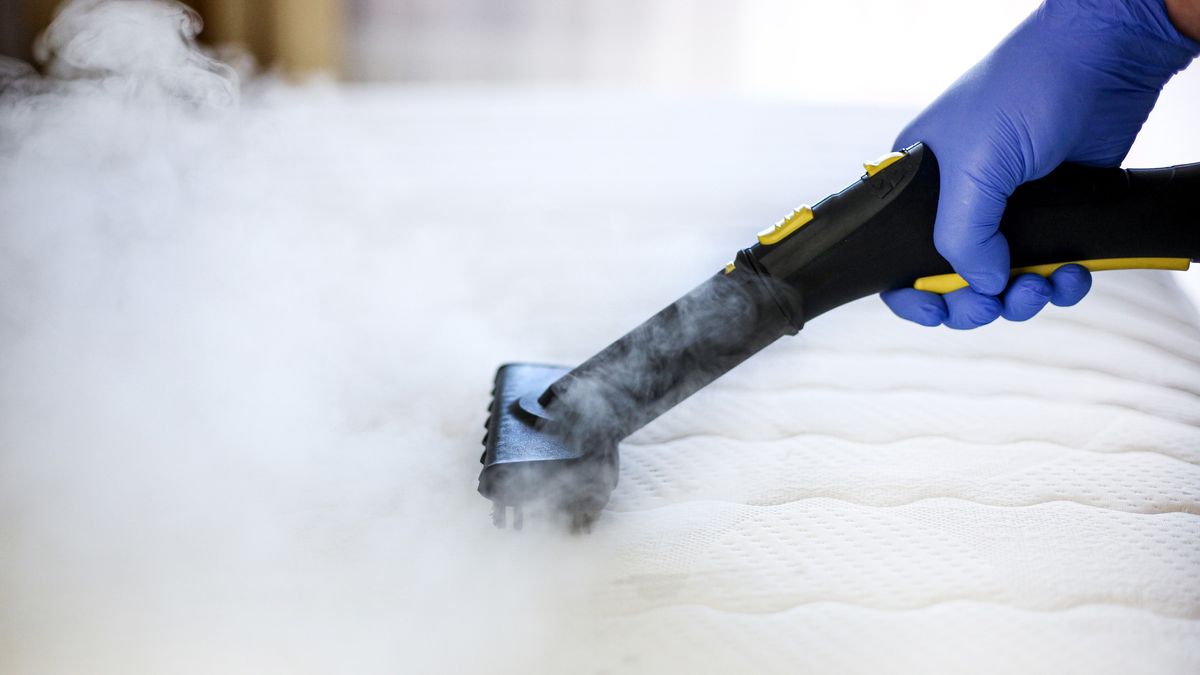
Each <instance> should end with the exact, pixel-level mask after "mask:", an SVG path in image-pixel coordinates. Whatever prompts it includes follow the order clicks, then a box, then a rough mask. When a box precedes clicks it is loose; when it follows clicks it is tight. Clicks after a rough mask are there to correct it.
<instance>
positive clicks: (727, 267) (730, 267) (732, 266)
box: [725, 260, 737, 274]
mask: <svg viewBox="0 0 1200 675" xmlns="http://www.w3.org/2000/svg"><path fill="white" fill-rule="evenodd" d="M736 269H737V265H735V264H733V261H732V260H730V261H729V262H727V263H725V274H733V271H734V270H736Z"/></svg>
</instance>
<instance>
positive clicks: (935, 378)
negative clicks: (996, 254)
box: [599, 274, 1200, 673]
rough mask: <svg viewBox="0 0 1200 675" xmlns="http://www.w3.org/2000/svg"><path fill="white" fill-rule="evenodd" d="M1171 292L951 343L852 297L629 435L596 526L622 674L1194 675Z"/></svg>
mask: <svg viewBox="0 0 1200 675" xmlns="http://www.w3.org/2000/svg"><path fill="white" fill-rule="evenodd" d="M1166 281H1169V280H1164V279H1162V278H1161V277H1159V276H1152V275H1150V274H1140V275H1139V274H1124V275H1120V276H1118V277H1113V276H1102V277H1101V278H1099V279H1098V284H1097V288H1096V290H1095V292H1094V293H1093V295H1092V297H1090V298H1089V300H1088V302H1087V303H1086V304H1085V305H1083V306H1082V307H1080V308H1078V310H1076V311H1073V312H1052V313H1050V315H1049V316H1046V317H1043V318H1042V319H1041V320H1039V321H1036V322H1034V323H1031V324H1029V325H1024V326H996V327H994V328H991V329H989V330H985V331H980V332H978V333H974V334H970V335H963V334H957V333H950V332H946V331H937V332H930V331H925V330H921V329H917V328H913V329H896V330H893V329H891V328H890V327H889V328H884V329H882V330H881V329H880V328H879V326H881V325H883V324H885V322H886V321H887V317H886V316H885V310H883V309H882V308H881V307H880V306H878V305H877V304H876V303H869V304H867V303H864V304H861V305H856V306H854V307H851V308H848V309H847V310H844V311H842V312H839V313H838V314H837V315H836V316H830V317H828V320H826V321H818V322H814V323H813V324H812V325H811V326H810V327H809V329H807V330H806V331H804V333H802V335H801V336H799V337H798V338H796V339H793V340H789V341H786V342H784V343H781V344H778V345H776V346H775V347H773V348H772V349H771V350H770V351H769V352H768V353H764V354H762V355H761V356H760V357H759V358H757V359H755V361H754V362H753V363H751V364H748V365H747V367H745V368H742V369H739V370H738V371H737V372H736V373H734V374H732V375H731V376H730V377H728V378H725V379H723V380H721V381H720V382H719V383H718V384H717V385H715V386H713V387H712V388H710V389H709V390H707V391H705V392H703V393H702V394H700V395H698V396H697V397H695V399H694V400H692V401H689V402H688V403H686V404H685V405H683V406H680V407H679V408H677V409H676V410H674V411H672V412H671V413H670V414H669V415H667V416H665V417H664V418H663V419H661V420H660V422H659V423H656V424H653V425H651V426H649V427H647V428H646V429H644V430H643V431H642V432H640V433H639V434H637V435H636V436H635V437H634V438H633V439H631V441H630V442H629V443H627V444H626V446H625V448H624V453H623V455H622V460H623V462H624V464H623V467H622V469H623V473H622V477H623V479H624V482H623V483H622V484H621V486H620V487H619V488H618V491H617V493H616V494H615V496H614V500H613V503H612V505H611V510H612V512H611V513H609V514H607V515H608V516H609V518H608V519H607V521H606V522H605V524H604V526H603V527H602V528H601V532H600V533H599V534H600V536H601V537H602V538H604V539H605V540H606V541H608V542H610V543H609V545H611V546H613V547H614V548H616V549H618V550H620V552H621V555H620V557H619V558H618V562H617V563H616V564H614V566H613V569H612V570H611V574H612V577H611V582H610V585H609V586H607V587H605V588H604V590H603V592H602V596H603V599H604V602H605V603H606V606H607V607H609V608H610V609H611V610H612V611H613V612H614V613H616V614H619V615H621V617H622V618H621V620H620V623H622V624H623V625H624V627H625V628H626V629H628V631H629V633H628V635H629V636H631V638H630V639H631V640H632V643H633V644H636V645H637V646H636V647H635V648H631V650H633V653H637V654H639V655H642V656H644V658H645V661H644V662H639V663H642V664H643V665H645V666H646V667H647V670H648V671H655V670H659V669H663V668H665V667H667V666H668V665H670V666H671V667H679V668H681V671H682V672H686V671H701V672H743V671H755V672H759V671H769V672H797V671H800V672H809V671H811V672H864V673H866V672H881V671H883V672H896V671H902V672H930V671H937V672H1079V673H1097V672H1105V673H1107V672H1112V673H1128V672H1180V673H1184V672H1195V671H1196V669H1197V668H1200V652H1198V648H1200V622H1198V621H1197V619H1198V618H1200V584H1196V583H1194V579H1195V578H1196V575H1197V573H1200V537H1198V535H1200V519H1198V518H1197V513H1198V512H1200V468H1198V466H1197V464H1198V463H1200V428H1198V427H1197V409H1196V396H1197V388H1196V383H1197V382H1200V379H1198V378H1197V375H1198V374H1200V371H1198V370H1197V369H1198V363H1197V360H1196V358H1195V356H1194V355H1196V354H1200V349H1198V347H1200V342H1198V339H1200V334H1198V333H1197V332H1196V330H1195V328H1194V327H1193V326H1192V324H1190V323H1188V322H1186V321H1183V322H1181V321H1180V320H1179V317H1181V316H1187V315H1188V310H1186V309H1185V308H1184V307H1183V305H1182V304H1181V303H1179V298H1178V296H1177V293H1176V291H1175V290H1174V289H1173V288H1171V287H1170V286H1169V285H1167V284H1166V283H1164V282H1166ZM1148 297H1156V298H1159V299H1160V301H1159V302H1154V303H1149V302H1147V301H1146V300H1144V299H1145V298H1148ZM1164 297H1165V300H1164ZM1148 304H1149V305H1150V306H1147V305H1148ZM1152 364H1155V365H1152ZM680 655H685V656H684V658H686V659H687V660H686V663H684V662H681V661H678V660H677V659H680V658H681V656H680Z"/></svg>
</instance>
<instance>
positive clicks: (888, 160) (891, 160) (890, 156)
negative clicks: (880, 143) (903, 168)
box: [863, 152, 904, 178]
mask: <svg viewBox="0 0 1200 675" xmlns="http://www.w3.org/2000/svg"><path fill="white" fill-rule="evenodd" d="M903 158H904V153H903V152H889V153H887V154H886V155H882V156H880V157H879V159H877V160H875V161H874V162H863V168H864V169H866V170H867V177H868V178H870V177H871V176H874V175H875V174H877V173H879V172H880V171H883V170H884V169H886V168H888V167H889V166H891V165H893V164H895V163H896V162H898V161H900V160H901V159H903Z"/></svg>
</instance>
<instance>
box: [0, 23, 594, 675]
mask: <svg viewBox="0 0 1200 675" xmlns="http://www.w3.org/2000/svg"><path fill="white" fill-rule="evenodd" d="M198 28H199V23H198V19H197V16H196V15H195V14H194V13H193V12H191V11H190V10H188V9H187V8H185V7H183V6H181V5H178V4H175V3H170V2H155V1H150V0H136V1H135V0H109V1H103V0H77V1H75V2H72V3H70V4H68V5H67V6H66V7H65V8H64V9H62V11H61V12H60V14H59V15H58V18H57V19H56V20H55V22H54V25H53V26H51V27H50V29H49V30H48V31H47V33H46V34H45V36H44V37H43V39H42V41H41V42H40V44H39V46H38V54H39V57H40V58H42V59H44V61H45V62H44V64H43V72H44V74H37V73H35V72H34V71H33V69H31V68H29V67H27V66H25V65H23V64H19V63H17V62H13V61H8V62H5V63H4V64H3V68H0V78H2V81H0V87H2V89H0V673H21V674H22V675H38V674H42V673H71V674H80V673H89V674H91V673H120V674H121V675H134V674H137V673H158V674H163V673H171V674H183V673H332V672H343V673H398V672H531V671H534V670H545V671H549V672H566V671H568V670H574V668H573V667H572V664H575V665H578V664H580V663H581V662H579V661H573V660H572V659H574V658H577V657H578V656H579V652H578V650H579V649H580V648H581V647H580V643H581V642H586V641H587V640H588V630H587V629H586V627H585V626H582V625H578V624H579V622H580V621H582V619H578V617H579V616H582V615H585V614H586V613H580V612H577V611H576V610H578V609H579V607H578V604H579V603H581V602H585V601H586V598H581V597H579V596H580V595H581V593H578V592H576V591H575V590H573V589H576V588H581V587H584V586H586V584H584V583H581V582H582V581H584V580H585V577H586V576H587V575H588V574H589V571H588V570H589V565H588V564H587V563H586V561H589V560H593V559H595V557H596V552H595V551H588V550H587V548H588V547H589V546H594V544H593V543H590V542H588V541H586V540H581V539H578V538H576V539H572V538H569V537H565V536H562V535H560V534H559V533H556V532H540V533H539V532H537V531H533V532H529V531H527V532H525V533H522V534H521V535H517V536H514V535H513V534H512V533H511V532H499V531H495V530H493V529H492V527H491V524H490V520H489V518H488V512H487V511H488V505H487V502H486V501H484V500H483V499H482V498H481V497H479V496H478V495H476V494H475V492H474V478H475V474H476V473H477V472H478V468H479V465H478V464H477V458H478V454H479V452H480V450H481V448H480V446H479V436H481V435H482V428H481V425H482V422H483V419H484V407H485V406H486V403H487V389H488V385H489V384H490V383H489V377H490V376H491V371H492V368H494V366H495V365H496V364H497V363H498V362H499V361H500V360H501V359H503V358H505V357H506V356H521V355H523V354H528V353H529V350H527V349H518V345H516V344H512V340H513V339H512V338H509V339H508V342H506V339H505V337H504V332H503V331H498V330H497V329H496V324H495V323H493V322H492V321H491V320H492V319H495V318H496V317H497V313H498V312H500V311H502V309H503V307H499V308H497V309H495V310H494V311H490V312H489V311H488V310H486V309H485V310H482V311H480V310H477V311H475V312H473V313H471V312H468V311H466V310H463V309H459V307H460V306H462V305H464V304H465V301H466V299H468V298H474V297H476V296H477V295H478V294H480V293H484V292H486V289H483V288H480V287H479V283H478V279H481V278H486V275H485V274H478V275H475V276H474V277H471V276H469V275H465V274H463V270H467V269H480V270H483V271H484V272H487V271H489V270H497V269H502V267H503V261H496V260H494V258H495V255H494V253H495V251H492V250H487V249H486V247H472V246H470V245H469V243H464V244H463V245H462V246H460V247H459V248H458V249H457V250H456V251H455V252H454V255H453V256H450V255H442V251H441V249H440V248H439V247H440V246H442V245H443V244H444V241H442V240H436V239H434V238H433V237H432V236H431V234H430V232H429V231H428V228H421V227H416V226H414V225H413V224H412V223H405V222H396V218H395V215H394V214H395V213H397V211H398V210H400V209H398V208H397V205H399V204H403V203H404V201H405V200H406V199H408V198H410V197H411V196H412V194H413V191H412V188H408V187H406V185H407V184H408V183H409V182H412V181H417V180H418V179H419V177H420V175H421V168H422V167H420V166H417V165H415V164H406V163H405V162H404V161H403V153H404V152H405V149H404V148H402V147H389V146H380V144H378V143H373V142H372V138H371V135H372V131H371V129H370V128H364V129H356V128H353V127H348V126H346V125H341V126H335V127H332V128H328V129H326V128H324V127H323V126H322V123H321V121H322V120H328V119H335V118H336V117H337V115H338V114H339V113H338V110H337V108H338V105H339V103H338V98H337V96H336V95H335V94H333V93H330V92H328V91H324V92H323V91H322V90H319V89H318V90H311V91H306V92H304V94H303V96H304V97H305V100H316V101H318V103H317V104H316V105H308V106H293V105H290V103H292V102H293V101H294V99H295V98H296V97H298V96H299V95H300V94H298V93H297V92H295V91H293V90H290V89H288V88H286V87H269V86H264V87H261V88H260V89H261V91H260V92H259V93H258V94H255V95H253V96H251V95H244V96H243V100H242V101H240V102H239V101H238V98H239V94H238V92H239V86H238V83H237V77H236V76H235V74H234V72H233V71H232V70H231V69H230V68H229V67H227V66H225V65H223V64H221V63H219V62H217V61H215V60H214V59H212V58H210V57H209V56H206V55H205V54H203V53H201V51H200V50H199V49H198V48H197V47H196V45H195V44H194V43H193V42H192V38H193V37H194V36H195V35H196V32H197V30H198ZM403 123H404V122H403V119H399V120H397V119H394V118H390V117H387V116H384V115H380V117H379V124H381V125H386V124H403ZM314 132H315V133H314ZM398 156H399V157H400V159H397V157H398ZM446 208H447V209H448V210H449V209H455V208H459V206H457V205H454V204H452V203H449V202H448V203H447V205H446ZM415 217H416V216H414V218H415ZM471 279H475V281H472V280H471ZM478 304H479V303H476V306H477V307H478ZM481 337H483V338H486V339H485V340H483V341H479V338H481ZM480 344H484V345H486V346H476V345H480ZM572 617H575V618H572Z"/></svg>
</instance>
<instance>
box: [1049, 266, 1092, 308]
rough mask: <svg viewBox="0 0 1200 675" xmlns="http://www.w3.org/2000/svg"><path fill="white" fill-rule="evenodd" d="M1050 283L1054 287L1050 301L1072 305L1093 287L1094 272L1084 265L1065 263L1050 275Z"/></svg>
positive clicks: (1066, 305) (1059, 304)
mask: <svg viewBox="0 0 1200 675" xmlns="http://www.w3.org/2000/svg"><path fill="white" fill-rule="evenodd" d="M1050 285H1051V286H1052V287H1053V290H1052V292H1051V294H1050V302H1053V303H1054V304H1055V305H1058V306H1059V307H1070V306H1071V305H1074V304H1075V303H1077V302H1079V301H1080V300H1082V299H1083V296H1085V295H1087V293H1088V291H1089V290H1091V289H1092V273H1091V272H1089V271H1088V270H1087V268H1086V267H1083V266H1082V265H1063V266H1062V267H1060V268H1058V269H1056V270H1054V273H1053V274H1051V275H1050Z"/></svg>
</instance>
